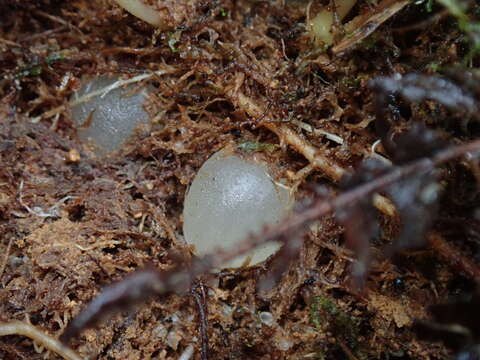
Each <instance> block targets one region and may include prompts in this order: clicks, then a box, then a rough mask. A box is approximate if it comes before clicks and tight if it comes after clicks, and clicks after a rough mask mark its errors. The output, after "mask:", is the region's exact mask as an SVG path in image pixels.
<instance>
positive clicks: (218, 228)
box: [183, 149, 291, 267]
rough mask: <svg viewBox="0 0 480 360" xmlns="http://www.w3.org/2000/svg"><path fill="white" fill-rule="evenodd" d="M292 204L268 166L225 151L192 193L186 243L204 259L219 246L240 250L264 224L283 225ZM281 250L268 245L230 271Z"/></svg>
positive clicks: (200, 176)
mask: <svg viewBox="0 0 480 360" xmlns="http://www.w3.org/2000/svg"><path fill="white" fill-rule="evenodd" d="M290 204H291V198H290V192H289V190H288V189H287V188H285V186H278V184H277V183H275V182H274V181H273V180H272V178H271V177H270V175H269V173H268V169H267V167H266V166H265V165H264V164H262V163H259V162H255V161H254V160H249V159H244V158H242V157H240V156H239V155H237V154H235V153H234V152H233V151H231V150H226V149H224V150H221V151H219V152H217V153H216V154H214V155H213V156H212V157H210V159H208V160H207V161H206V162H205V163H204V164H203V166H202V167H201V168H200V170H199V171H198V173H197V175H196V177H195V179H194V180H193V182H192V185H191V187H190V189H189V191H188V194H187V196H186V198H185V203H184V210H183V216H184V225H183V231H184V234H185V239H186V241H187V242H188V243H189V244H192V245H194V246H195V251H196V254H197V255H200V256H202V255H206V254H211V253H214V251H215V250H216V249H218V248H221V249H222V250H227V251H230V250H234V249H235V245H236V244H238V243H240V242H241V241H243V240H244V239H245V238H247V237H248V236H249V235H250V234H252V233H258V232H259V231H261V230H262V228H263V226H264V225H267V224H268V225H274V224H276V223H278V222H279V221H280V220H281V219H282V218H284V217H285V216H286V215H287V213H288V211H289V207H290ZM279 247H280V244H278V243H274V242H271V243H266V244H264V245H263V246H261V247H258V248H256V249H254V250H253V251H252V252H251V253H249V254H246V255H244V256H239V257H237V258H235V259H234V260H233V261H231V262H230V263H228V264H226V267H239V266H242V265H254V264H258V263H259V262H262V261H263V260H265V259H267V258H268V257H269V256H270V255H272V254H274V253H275V252H276V251H277V250H278V249H279Z"/></svg>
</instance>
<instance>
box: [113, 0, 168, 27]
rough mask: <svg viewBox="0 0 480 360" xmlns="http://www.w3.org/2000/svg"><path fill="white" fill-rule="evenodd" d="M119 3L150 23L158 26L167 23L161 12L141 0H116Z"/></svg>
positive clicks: (163, 25)
mask: <svg viewBox="0 0 480 360" xmlns="http://www.w3.org/2000/svg"><path fill="white" fill-rule="evenodd" d="M115 1H116V2H117V4H118V5H120V6H121V7H122V8H124V9H125V10H127V11H128V12H129V13H130V14H132V15H133V16H136V17H138V18H139V19H141V20H143V21H145V22H147V23H149V24H150V25H153V26H156V27H158V28H164V27H165V23H164V22H163V20H162V17H161V16H160V13H159V12H158V11H157V10H155V9H154V8H152V7H151V6H148V5H146V4H144V3H143V2H142V1H141V0H115Z"/></svg>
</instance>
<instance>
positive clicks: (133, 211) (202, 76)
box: [0, 0, 480, 360]
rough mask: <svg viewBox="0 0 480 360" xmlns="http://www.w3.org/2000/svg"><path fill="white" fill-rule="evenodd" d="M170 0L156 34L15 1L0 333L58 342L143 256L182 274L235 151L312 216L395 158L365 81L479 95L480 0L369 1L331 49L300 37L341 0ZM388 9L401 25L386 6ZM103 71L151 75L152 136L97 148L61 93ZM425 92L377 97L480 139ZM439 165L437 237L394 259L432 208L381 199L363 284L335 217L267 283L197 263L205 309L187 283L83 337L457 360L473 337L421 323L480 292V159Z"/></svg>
mask: <svg viewBox="0 0 480 360" xmlns="http://www.w3.org/2000/svg"><path fill="white" fill-rule="evenodd" d="M166 3H168V8H167V10H165V11H167V12H169V13H168V14H170V15H169V16H171V19H172V20H171V24H170V30H165V31H160V30H156V29H155V28H153V27H152V26H150V25H148V24H146V23H144V22H143V21H141V20H139V19H137V18H135V17H133V16H132V15H130V14H128V13H127V12H125V11H124V10H123V9H121V8H120V7H118V6H117V5H116V4H115V3H114V2H113V1H103V0H102V1H85V0H73V1H62V0H39V1H30V0H25V1H20V0H0V328H1V323H7V322H10V321H13V320H19V321H22V322H25V323H30V324H32V325H33V326H35V327H36V328H37V329H39V330H40V331H42V332H44V333H45V334H49V335H51V336H52V337H54V338H58V337H59V336H60V335H61V334H62V333H63V331H64V330H65V327H66V326H67V324H68V323H69V322H70V321H71V320H72V319H73V318H74V317H75V315H77V314H78V313H79V312H80V310H81V309H82V308H84V306H85V305H86V304H88V303H89V301H91V300H92V299H93V298H94V297H95V296H98V295H99V294H100V293H101V291H102V288H104V287H105V286H107V285H108V284H110V283H113V282H115V281H118V280H121V279H123V278H124V277H125V276H126V275H127V274H129V273H131V272H133V271H135V270H138V269H142V268H145V267H153V268H156V269H158V270H160V271H164V270H168V269H170V268H171V267H172V266H173V263H174V262H175V261H176V260H175V259H176V257H178V254H181V257H182V258H183V259H184V260H183V261H185V263H186V264H188V262H189V261H190V260H191V259H192V256H193V255H192V251H191V250H192V249H191V248H190V247H189V246H188V244H186V243H185V241H184V239H183V234H182V209H183V201H184V197H185V193H186V191H187V190H188V186H189V184H190V183H191V181H192V179H193V177H194V176H195V173H196V171H197V170H198V169H199V167H200V166H201V164H202V163H203V162H204V161H205V160H206V159H207V158H208V157H209V156H210V155H212V154H213V153H214V152H216V151H218V150H220V149H222V148H223V147H224V146H226V145H232V144H234V145H238V147H239V149H240V150H241V151H248V152H250V153H258V154H259V156H262V157H263V158H265V159H267V160H268V161H269V163H271V164H272V166H274V167H275V168H276V169H277V171H278V173H279V175H280V176H282V178H283V179H285V181H286V183H287V184H288V186H290V187H291V188H293V189H296V191H295V197H296V199H297V200H298V201H299V205H298V206H297V207H298V208H299V209H300V210H299V211H301V209H302V206H303V207H305V206H308V204H309V201H310V200H311V199H318V198H319V197H321V196H323V195H322V194H324V193H322V191H324V192H325V191H328V192H329V194H337V195H338V194H340V193H341V192H342V191H343V190H342V189H341V188H340V186H339V183H340V182H341V178H342V176H343V175H344V174H345V173H349V172H351V171H352V169H354V168H355V167H357V166H358V165H359V164H360V163H361V162H362V160H364V159H366V158H369V157H375V158H377V159H380V160H381V161H386V162H388V161H389V155H388V150H387V149H385V148H384V147H382V145H379V144H378V140H379V138H380V137H379V135H378V132H377V130H378V129H377V128H376V127H375V119H376V116H378V114H379V111H378V106H382V104H380V105H379V104H378V102H376V99H377V98H376V96H375V93H374V91H373V90H372V86H371V82H370V80H372V79H375V78H378V77H380V76H392V75H393V74H411V73H416V74H423V75H424V78H422V79H424V80H425V81H428V80H426V79H428V78H429V77H430V76H432V77H434V76H446V77H448V78H449V79H455V81H456V84H457V85H458V84H460V85H458V86H460V87H462V86H464V85H465V84H467V83H468V84H467V85H465V86H466V87H469V89H470V91H471V93H472V94H473V95H472V97H471V98H472V99H473V103H471V106H473V107H474V106H476V103H475V102H476V101H477V99H479V96H478V95H479V93H480V92H479V91H478V89H479V88H480V85H478V84H480V82H478V80H477V79H478V78H477V76H478V74H477V73H476V67H478V66H479V65H480V62H479V60H480V58H479V57H478V56H477V54H476V53H475V50H476V49H477V48H476V46H478V44H477V42H476V41H478V42H480V40H478V39H479V35H478V23H476V22H475V19H477V17H478V16H479V8H478V6H477V5H476V4H475V3H465V4H463V3H462V5H465V7H464V12H462V10H459V12H456V13H454V12H453V11H454V10H455V9H457V7H456V6H457V5H458V4H460V3H457V2H455V1H453V0H452V2H450V1H442V2H441V3H442V4H447V7H446V8H445V7H443V6H442V4H440V3H436V2H433V1H430V0H427V1H417V2H415V3H414V2H412V3H409V2H408V1H407V2H405V1H404V2H401V1H383V2H378V3H377V2H375V1H364V0H359V2H358V3H357V4H356V5H355V7H354V8H353V10H352V12H351V14H349V15H348V17H347V19H346V20H345V21H350V20H355V19H356V18H357V19H359V17H360V18H361V19H363V27H362V26H361V25H358V31H359V32H360V33H361V34H362V36H360V37H357V38H355V37H353V40H352V37H349V35H351V34H349V33H345V32H344V31H342V27H341V26H338V27H337V28H336V30H335V43H334V45H333V46H330V47H325V46H315V45H314V44H312V40H311V38H310V37H309V36H308V34H307V33H306V32H305V23H306V21H307V14H308V11H311V12H315V11H318V9H319V8H321V6H322V5H327V4H328V1H326V2H322V1H318V2H312V3H310V2H308V1H302V0H297V1H288V0H286V1H280V0H278V1H273V0H272V1H254V0H242V1H234V0H217V1H214V0H212V1H193V0H189V1H187V0H184V1H178V2H176V3H175V2H173V3H172V2H166ZM399 4H400V5H399ZM176 7H178V8H176ZM379 8H381V9H382V10H381V11H383V14H384V15H385V14H386V15H385V16H383V17H380V18H379V17H374V15H375V14H378V13H379ZM392 9H395V10H392ZM187 10H188V12H186V11H187ZM369 19H370V22H368V21H367V20H369ZM477 20H478V19H477ZM360 23H361V22H360ZM366 23H368V24H370V27H369V26H368V24H367V25H365V24H366ZM372 24H373V25H375V26H372ZM475 26H476V27H475ZM475 31H476V32H475ZM357 35H358V34H357ZM363 35H365V36H363ZM367 35H368V36H367ZM338 44H341V46H340V47H339V46H337V45H338ZM105 74H117V75H118V74H120V75H122V76H125V78H131V77H134V76H137V75H142V74H150V75H151V76H148V77H147V79H146V80H144V81H143V82H139V83H138V86H139V87H141V86H144V85H145V84H146V83H148V84H149V86H153V88H155V89H156V91H155V92H154V93H153V94H152V95H151V97H150V99H149V101H148V104H147V106H146V109H147V111H148V112H149V114H150V115H151V120H152V121H151V126H150V127H149V128H148V129H139V131H137V133H136V134H135V136H134V138H133V139H132V140H131V141H129V142H128V143H126V144H125V145H124V146H123V147H122V149H121V150H120V151H118V152H117V153H115V154H112V155H111V156H109V157H96V156H95V155H94V154H93V153H92V152H91V151H89V149H87V147H86V146H84V145H85V144H82V143H81V142H80V140H79V139H78V137H77V134H76V130H75V126H74V122H73V121H72V119H71V114H70V111H69V107H68V101H69V98H70V96H71V95H72V93H73V92H74V91H75V90H76V89H78V88H79V86H80V83H81V79H82V78H83V77H85V76H98V75H105ZM458 74H463V75H465V74H467V75H468V79H467V80H466V77H465V76H463V77H459V76H457V75H458ZM422 79H420V82H421V81H423V80H422ZM452 81H453V80H452ZM472 84H473V85H472ZM400 86H402V85H400ZM420 86H422V84H420ZM472 89H473V90H472ZM397 90H398V89H397ZM400 91H401V89H400ZM449 95H451V96H452V98H453V97H454V96H455V94H454V93H450V94H449ZM389 96H390V95H389ZM418 96H419V97H420V98H421V99H420V100H423V101H412V98H411V97H409V98H408V99H405V98H401V97H400V96H398V97H395V96H393V95H391V96H390V97H389V98H388V99H387V101H384V103H383V106H384V107H385V108H388V109H389V110H391V113H392V118H393V120H392V123H393V124H394V125H392V129H393V130H394V131H398V132H402V131H406V130H407V129H409V128H411V126H412V124H413V123H417V124H422V125H423V126H424V127H425V128H428V129H430V130H431V131H435V132H436V133H438V134H440V135H441V137H442V139H444V140H446V141H448V143H449V144H456V145H458V144H463V143H466V142H468V141H471V140H474V139H476V138H478V136H479V135H480V126H479V120H478V118H475V116H471V115H469V114H466V113H464V112H462V111H460V110H458V107H457V108H455V107H454V108H453V109H452V108H448V107H446V106H444V105H445V102H446V101H445V99H444V101H443V104H442V101H440V102H439V101H436V98H435V96H433V98H432V97H430V98H429V96H422V95H421V94H420V95H418ZM413 100H415V99H413ZM447 105H448V104H447ZM419 138H421V136H420V137H419ZM411 146H412V148H413V149H415V144H414V143H412V144H411ZM418 156H421V154H418ZM382 159H383V160H382ZM438 168H439V171H440V174H439V176H440V179H441V180H439V182H438V184H439V186H440V187H441V189H442V191H441V193H440V195H439V201H438V204H437V209H436V210H435V214H436V215H435V216H433V215H432V216H431V217H432V221H431V223H430V224H429V228H428V229H427V230H428V231H426V232H425V233H424V234H423V238H424V239H425V238H426V239H429V240H428V241H426V242H424V243H423V246H420V247H417V248H415V249H410V248H409V249H400V250H401V251H398V252H396V253H395V256H389V255H387V254H386V251H385V249H388V248H389V246H390V245H391V244H392V243H393V241H394V239H395V237H396V236H398V234H399V233H401V229H402V226H408V225H409V224H410V223H417V222H419V223H420V222H422V219H425V218H426V217H430V215H431V214H433V211H434V210H431V209H427V210H425V211H427V212H426V213H423V212H413V210H412V214H413V216H410V217H407V218H400V217H399V216H398V214H397V213H396V212H395V210H392V205H391V202H389V200H386V199H385V198H384V197H381V198H382V199H383V202H382V201H380V204H377V209H379V210H375V213H374V214H375V215H374V219H375V220H376V221H378V224H379V231H378V234H377V236H373V237H371V238H370V239H369V240H368V242H369V243H368V244H367V246H368V247H369V248H370V251H369V262H368V264H367V263H364V265H365V266H367V265H368V268H369V271H368V272H366V273H365V275H364V278H363V279H362V280H363V283H362V285H361V288H358V286H357V287H356V286H352V279H354V278H355V276H354V275H355V274H354V273H353V272H352V271H353V270H355V269H356V268H355V267H354V264H355V258H356V257H358V256H359V255H361V251H360V252H359V251H358V246H357V247H355V246H353V247H352V246H348V245H349V244H350V245H351V242H349V244H347V242H348V241H347V237H348V239H349V240H351V239H352V237H351V235H352V231H348V232H347V233H348V234H350V235H348V234H346V232H345V223H341V222H340V221H338V220H337V219H336V218H335V217H334V216H333V215H327V216H323V217H321V218H319V219H317V221H315V222H313V223H310V224H309V225H308V228H305V229H302V231H301V232H299V235H298V236H299V237H300V238H301V241H302V245H301V249H300V251H299V254H298V256H295V257H294V258H293V259H290V258H288V259H287V260H288V261H286V263H287V265H288V266H287V267H286V268H285V269H282V273H281V276H276V277H275V282H274V284H273V286H272V287H271V288H270V289H269V290H268V291H263V292H260V291H259V290H258V286H257V285H258V284H257V282H258V279H259V278H262V276H263V277H264V276H265V274H267V276H268V273H269V267H270V263H271V262H272V261H274V260H275V259H270V260H269V261H267V262H266V263H264V264H262V265H261V266H258V267H253V268H252V267H250V268H244V269H239V270H225V271H221V272H220V273H217V274H210V275H208V274H207V275H204V276H203V277H202V279H201V282H200V285H198V286H197V287H196V288H197V289H199V288H201V289H203V290H204V292H205V299H204V300H205V301H204V303H202V301H198V299H199V297H198V294H197V295H195V294H194V291H192V292H188V291H187V292H181V293H171V294H168V295H166V296H162V297H153V298H149V299H146V301H145V302H142V303H139V304H138V305H136V306H134V307H133V308H131V309H129V310H126V309H123V310H122V311H120V312H116V313H115V314H113V315H112V316H110V317H109V318H106V319H105V320H104V321H101V322H99V324H98V325H96V326H95V327H91V328H88V329H85V330H84V331H82V332H81V333H80V334H79V335H78V336H77V337H75V338H74V339H72V340H71V342H70V346H71V348H72V349H74V350H75V351H76V352H77V353H78V354H79V355H80V356H81V357H82V358H89V359H184V360H185V359H189V358H192V359H200V358H201V356H205V355H207V356H208V359H232V360H233V359H348V360H356V359H384V360H400V359H401V360H407V359H412V360H413V359H451V358H454V356H456V355H455V352H457V354H458V352H459V351H460V352H461V351H464V348H462V347H460V348H459V347H457V348H454V347H453V348H452V347H447V346H445V344H444V343H443V342H441V341H432V340H428V339H424V338H422V337H421V336H419V334H418V332H416V331H414V328H413V325H414V324H415V322H416V321H417V320H418V319H423V320H424V321H425V323H426V322H429V321H431V320H432V319H431V313H430V311H429V309H430V307H431V306H433V305H435V304H446V303H452V302H455V301H460V300H463V299H466V300H465V301H469V299H472V298H474V297H475V291H476V282H477V281H478V280H479V277H478V275H479V274H480V271H479V270H478V269H477V267H476V266H477V265H476V264H477V262H478V260H479V254H480V215H479V211H480V205H479V204H480V197H479V194H478V180H479V179H480V167H479V166H478V158H475V156H474V155H473V154H471V156H470V157H464V158H460V159H457V160H454V161H453V162H448V163H446V164H442V165H440V166H439V167H438ZM320 188H321V189H323V190H319V189H320ZM383 195H386V196H387V197H388V194H383ZM382 204H383V205H382ZM422 211H423V210H422ZM430 211H432V213H431V214H430V213H429V212H430ZM362 214H363V213H362V212H360V215H358V216H359V217H358V219H360V220H361V221H360V223H361V222H362V221H363V220H362V216H364V215H362ZM415 214H417V215H415ZM416 216H417V217H416ZM352 221H353V220H352ZM365 221H366V220H365ZM347 223H348V222H347ZM347 227H348V226H347ZM359 229H362V227H361V226H360V225H359ZM360 233H361V231H359V233H358V236H360V237H361V234H360ZM347 235H348V236H347ZM362 246H365V244H363V245H362ZM172 254H177V255H176V257H175V256H172ZM279 256H280V255H279ZM274 258H275V257H274ZM352 269H353V270H352ZM357 270H358V268H357ZM357 280H358V279H357ZM357 285H358V284H357ZM458 306H460V307H461V306H462V305H458ZM205 310H206V316H205V317H204V316H203V315H202V314H201V313H202V312H203V311H205ZM452 311H453V312H454V313H455V311H456V310H455V309H454V310H452ZM477 311H478V310H477ZM474 314H475V313H472V314H471V315H472V316H473V315H474ZM477 315H478V313H477ZM203 320H207V324H206V326H204V325H205V323H204V322H203ZM202 324H203V325H202ZM202 326H203V328H202ZM462 329H463V330H465V327H463V328H462ZM443 330H445V332H446V333H448V331H447V330H448V329H445V327H444V328H442V331H443ZM463 330H462V331H463ZM467 330H468V329H467ZM467 330H465V331H467ZM452 331H453V330H452ZM439 332H441V331H440V330H439ZM205 334H206V335H207V336H208V343H207V344H205V343H204V340H205V336H204V335H205ZM476 335H478V334H476V333H475V332H473V335H472V336H470V337H469V339H470V340H468V341H469V342H468V341H467V342H465V343H463V344H464V345H465V344H467V345H468V344H470V345H472V344H473V345H474V344H475V343H476V342H475V341H476V340H475V339H476V338H475V336H476ZM452 336H453V335H452ZM205 345H208V348H207V349H206V352H205V351H204V352H203V354H202V352H201V350H200V349H201V347H202V346H205ZM447 345H448V344H447ZM467 345H465V346H467ZM462 346H463V345H462ZM471 356H472V357H469V358H468V359H474V358H476V357H473V355H471ZM0 358H1V359H5V360H8V359H57V358H61V357H60V356H59V355H57V354H55V353H54V352H53V351H48V350H47V349H45V347H44V346H42V344H39V343H35V342H34V341H32V340H31V339H30V338H29V337H28V336H23V335H21V334H13V335H5V336H0ZM462 359H463V358H462Z"/></svg>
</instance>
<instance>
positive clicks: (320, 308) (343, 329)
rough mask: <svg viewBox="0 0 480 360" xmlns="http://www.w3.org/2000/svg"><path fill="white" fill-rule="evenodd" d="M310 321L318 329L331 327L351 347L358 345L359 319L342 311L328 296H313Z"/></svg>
mask: <svg viewBox="0 0 480 360" xmlns="http://www.w3.org/2000/svg"><path fill="white" fill-rule="evenodd" d="M310 321H311V322H312V324H313V325H314V326H315V328H316V329H318V330H323V329H326V328H329V329H331V331H332V332H333V334H334V335H335V336H339V337H341V338H342V340H344V341H345V342H347V343H348V345H349V347H350V348H351V349H355V348H356V347H357V346H358V341H357V339H358V336H359V330H358V324H357V321H356V320H355V319H354V318H352V317H350V316H349V315H347V314H346V313H345V312H344V311H342V310H341V309H340V308H339V307H338V306H337V305H336V304H335V303H334V302H333V301H332V300H331V299H329V298H328V297H326V296H315V297H314V298H313V301H312V303H311V305H310Z"/></svg>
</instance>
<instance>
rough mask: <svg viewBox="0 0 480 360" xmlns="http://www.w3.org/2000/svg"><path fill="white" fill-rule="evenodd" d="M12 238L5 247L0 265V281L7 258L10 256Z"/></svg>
mask: <svg viewBox="0 0 480 360" xmlns="http://www.w3.org/2000/svg"><path fill="white" fill-rule="evenodd" d="M12 244H13V238H10V240H9V241H8V245H7V250H6V251H5V257H4V258H3V262H2V265H1V266H0V280H1V279H2V276H3V272H4V271H5V268H6V267H7V262H8V257H9V256H10V249H11V248H12Z"/></svg>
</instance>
